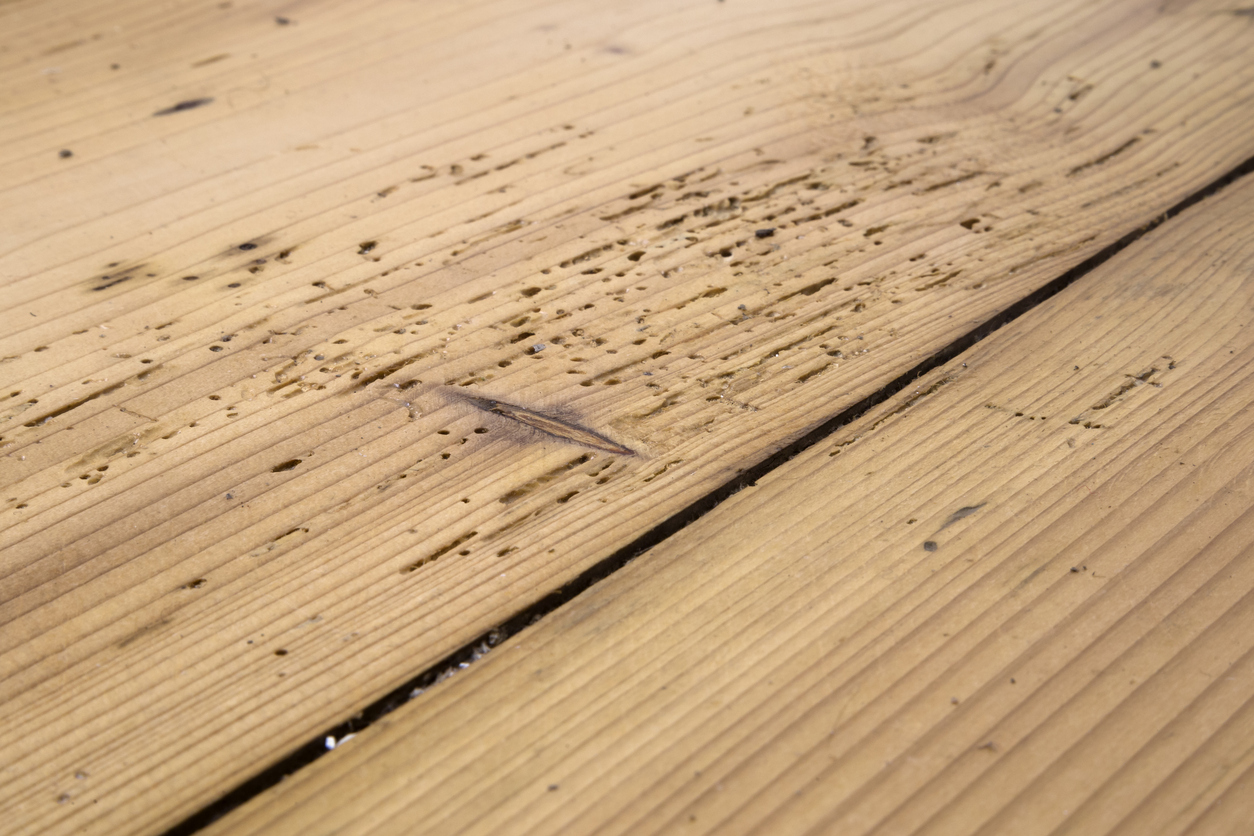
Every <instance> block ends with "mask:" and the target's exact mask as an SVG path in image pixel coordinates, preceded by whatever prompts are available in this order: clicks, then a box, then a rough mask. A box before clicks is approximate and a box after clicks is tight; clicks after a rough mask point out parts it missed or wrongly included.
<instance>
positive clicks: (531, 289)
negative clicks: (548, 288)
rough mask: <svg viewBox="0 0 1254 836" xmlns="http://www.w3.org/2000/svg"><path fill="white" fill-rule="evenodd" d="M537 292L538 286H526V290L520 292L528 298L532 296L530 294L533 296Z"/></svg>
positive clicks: (538, 290)
mask: <svg viewBox="0 0 1254 836" xmlns="http://www.w3.org/2000/svg"><path fill="white" fill-rule="evenodd" d="M539 292H540V288H538V287H529V288H527V289H526V290H524V291H523V292H522V295H523V296H526V297H528V298H530V297H532V296H535V295H536V294H537V293H539Z"/></svg>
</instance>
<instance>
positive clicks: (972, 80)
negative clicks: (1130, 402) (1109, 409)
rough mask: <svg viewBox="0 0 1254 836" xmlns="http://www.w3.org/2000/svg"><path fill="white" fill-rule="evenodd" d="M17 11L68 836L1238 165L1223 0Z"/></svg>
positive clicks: (500, 601) (501, 612) (47, 828)
mask: <svg viewBox="0 0 1254 836" xmlns="http://www.w3.org/2000/svg"><path fill="white" fill-rule="evenodd" d="M71 12H72V13H71ZM0 15H3V18H0V24H3V25H0V31H3V32H4V33H5V35H4V38H5V41H4V46H5V47H6V51H5V52H4V53H3V58H0V64H2V65H3V67H4V70H3V71H4V73H5V74H6V78H10V77H11V78H12V79H13V84H12V85H9V86H7V87H6V90H5V92H4V96H5V99H4V105H3V107H4V110H3V117H2V121H0V139H2V140H3V141H0V149H2V150H0V206H3V208H4V212H5V217H6V223H5V224H4V229H3V232H2V233H0V234H2V235H3V238H2V239H0V240H2V242H3V245H2V247H0V275H3V276H4V282H5V291H4V292H5V299H6V302H7V303H8V304H7V305H6V306H5V310H4V312H3V313H0V317H2V319H0V335H2V336H0V343H2V345H0V360H2V361H3V362H0V375H3V378H2V382H3V384H4V385H3V386H2V387H0V394H3V395H6V396H7V399H6V400H5V401H4V402H3V405H4V412H3V414H2V416H0V417H3V418H4V419H6V423H5V424H4V425H3V429H0V445H3V448H2V449H0V454H3V456H4V458H3V460H2V461H0V484H3V486H4V493H3V495H2V497H0V498H2V499H3V500H4V502H5V506H4V510H3V518H2V519H0V526H2V528H0V584H2V585H3V586H2V590H3V594H2V595H0V625H2V626H0V706H3V708H2V710H0V722H2V723H3V725H2V726H0V750H3V751H4V752H5V759H4V762H3V764H2V765H0V766H2V768H3V772H2V773H0V774H2V775H3V779H4V780H3V781H0V811H4V812H5V814H6V815H7V816H9V820H12V821H16V822H18V823H19V826H20V827H21V828H23V829H24V830H27V831H30V832H38V833H55V832H63V831H68V830H74V829H77V828H80V827H84V826H91V827H96V828H100V829H103V830H109V829H116V828H117V827H120V826H123V825H124V826H125V827H126V828H127V829H130V830H133V831H135V832H153V831H155V830H159V829H160V828H162V827H165V826H168V825H169V824H171V823H172V822H174V821H177V820H178V819H179V817H181V816H184V815H186V814H188V813H190V812H191V811H193V810H195V809H197V808H198V807H199V806H200V805H202V804H205V803H207V802H208V801H210V800H212V799H213V798H215V797H217V796H218V795H220V794H221V793H223V792H225V791H226V790H227V789H229V788H230V787H232V786H234V785H235V784H236V783H238V782H239V781H241V780H243V779H244V778H246V777H247V776H249V775H251V774H253V773H255V772H256V771H257V770H259V769H260V768H262V767H263V766H265V765H266V764H268V763H271V762H273V761H274V760H275V759H276V758H278V757H279V756H281V755H282V754H283V753H284V752H286V751H289V750H290V749H291V748H292V747H294V746H296V745H298V744H299V743H301V742H304V741H306V740H308V739H309V738H310V737H311V736H312V735H314V734H316V733H317V732H319V731H320V730H322V729H323V728H325V727H326V726H328V725H330V724H332V723H335V722H338V721H340V720H343V719H345V718H346V717H348V716H350V715H351V714H353V713H354V712H356V711H358V710H359V709H360V708H361V707H362V706H363V705H365V704H367V703H368V702H369V701H371V700H373V699H376V698H378V697H379V696H380V695H382V694H384V693H386V692H387V691H388V690H389V689H391V688H393V687H396V686H397V685H399V684H400V683H402V682H404V681H405V680H406V679H407V678H408V677H410V676H412V675H413V674H415V673H416V672H418V671H420V670H422V669H423V668H424V667H426V666H427V665H430V664H431V663H432V662H434V661H435V660H438V659H439V658H441V657H442V656H443V655H444V654H446V653H447V652H449V651H450V650H451V649H453V648H455V647H458V646H460V645H462V644H463V643H465V642H467V641H469V640H470V639H472V638H473V637H475V636H477V635H479V634H481V633H482V632H483V631H484V630H486V629H488V628H489V627H491V626H492V625H494V624H496V623H499V622H500V621H501V620H502V619H504V618H505V617H507V616H508V615H509V614H511V613H514V612H516V611H518V609H519V608H521V607H523V606H525V605H527V604H528V603H530V602H532V601H534V600H536V599H537V598H538V597H540V596H542V595H543V594H545V593H546V592H548V591H550V590H552V589H554V588H556V587H557V586H559V585H560V584H561V583H563V582H564V581H567V580H569V579H570V578H572V577H573V576H575V575H576V574H577V573H578V572H579V571H581V570H583V569H584V568H586V567H588V566H589V565H591V564H592V563H593V562H595V561H596V560H598V559H600V558H601V557H603V556H605V555H607V554H609V553H611V552H612V551H614V550H615V549H617V548H619V547H621V546H623V545H624V544H625V543H628V542H630V541H631V540H632V539H633V538H634V537H636V536H637V535H638V534H639V533H640V532H641V531H642V530H645V529H647V528H648V527H649V526H651V525H654V524H656V523H657V522H659V521H661V520H663V519H665V518H666V517H667V516H668V515H670V514H672V513H674V512H675V511H676V510H678V509H680V508H683V507H684V506H685V505H686V504H687V503H689V502H691V501H692V500H693V499H695V498H697V497H699V496H701V495H703V494H704V493H705V492H707V491H708V490H710V488H711V487H712V486H714V485H717V484H721V483H722V482H723V481H724V480H726V479H727V478H728V477H730V476H732V475H734V474H735V473H736V472H737V471H738V470H740V469H742V468H744V467H746V466H748V465H750V464H752V463H753V462H755V461H757V460H759V459H760V458H761V457H763V456H765V455H767V454H769V453H770V452H773V451H774V450H777V449H779V448H780V447H781V446H782V445H785V444H787V443H788V442H789V441H790V440H791V439H793V438H795V437H796V436H797V435H798V434H799V433H802V432H804V431H805V430H806V429H808V428H810V427H812V426H814V425H815V424H817V423H819V422H820V421H822V420H823V419H824V418H826V417H827V416H829V415H831V414H833V413H835V412H837V411H839V410H840V409H842V408H843V407H844V406H846V405H848V404H849V403H852V402H855V401H856V400H858V399H860V398H861V397H863V396H865V395H866V394H867V393H869V392H872V391H875V390H876V389H877V388H878V387H879V386H881V385H883V383H884V382H885V381H886V380H890V379H892V378H893V377H895V376H896V375H898V374H900V373H902V372H903V371H904V370H905V369H908V368H909V367H910V366H911V365H912V364H913V363H915V362H917V360H918V359H919V358H921V357H924V356H927V355H928V354H929V353H931V352H933V351H935V350H936V348H937V347H939V346H942V345H945V344H946V343H947V342H948V341H950V340H952V339H953V338H954V337H955V336H956V335H958V334H961V333H963V332H965V331H966V330H967V329H968V328H970V327H971V325H972V324H973V323H975V322H978V321H981V320H982V319H984V318H985V317H987V316H988V315H990V314H991V313H993V312H995V311H997V310H999V309H1001V308H1003V307H1004V306H1006V305H1007V304H1009V303H1010V302H1012V301H1013V300H1016V299H1018V298H1021V297H1022V296H1023V295H1024V294H1025V293H1027V292H1029V291H1031V290H1032V289H1034V288H1036V287H1039V286H1040V285H1041V284H1042V283H1044V282H1046V281H1048V280H1050V279H1052V278H1053V277H1055V276H1057V275H1058V274H1059V273H1060V272H1062V271H1063V270H1065V269H1067V268H1068V267H1070V266H1072V265H1074V264H1076V263H1078V262H1079V261H1080V260H1081V259H1083V258H1085V257H1086V256H1088V255H1090V254H1091V253H1093V252H1095V251H1097V250H1098V249H1099V248H1101V247H1102V246H1104V245H1106V244H1108V243H1110V242H1111V241H1113V240H1116V239H1117V238H1118V237H1120V236H1121V235H1122V234H1124V233H1125V232H1126V231H1128V230H1129V229H1133V228H1136V227H1137V226H1139V225H1141V224H1143V223H1145V222H1146V221H1148V220H1150V219H1151V218H1153V217H1155V216H1156V215H1157V214H1158V213H1160V212H1161V211H1162V210H1163V209H1165V208H1166V207H1168V206H1170V205H1172V204H1173V203H1174V202H1175V201H1177V200H1179V199H1180V198H1181V197H1183V196H1184V195H1187V194H1189V193H1190V192H1191V191H1193V190H1195V189H1197V188H1198V187H1199V186H1200V185H1202V184H1204V183H1206V182H1208V181H1210V180H1211V179H1213V178H1214V177H1216V176H1217V175H1218V174H1220V173H1222V172H1223V171H1225V170H1228V169H1230V168H1231V167H1232V166H1233V165H1235V164H1237V163H1238V162H1239V161H1241V160H1243V159H1246V158H1248V157H1249V156H1250V155H1251V154H1254V134H1251V132H1250V131H1249V118H1248V106H1247V99H1248V95H1249V94H1248V90H1249V89H1251V88H1250V84H1249V82H1250V81H1251V80H1252V77H1254V67H1252V66H1251V62H1250V61H1249V59H1248V55H1249V54H1250V51H1249V50H1250V40H1251V38H1252V37H1254V30H1252V29H1251V28H1250V27H1249V26H1248V25H1247V24H1248V21H1246V20H1245V19H1244V18H1242V17H1240V16H1234V15H1233V14H1232V13H1231V10H1230V9H1229V8H1228V7H1227V6H1224V5H1222V4H1219V3H1218V2H1202V3H1193V4H1181V5H1168V6H1161V5H1160V4H1155V3H1148V2H1134V1H1133V0H1120V2H1108V3H1102V4H1091V3H1081V2H1074V3H1070V4H1044V3H1041V4H1035V5H1031V6H1025V5H1024V4H1022V3H1012V2H1007V1H1006V0H969V2H963V3H949V4H945V5H927V6H919V5H918V4H915V3H907V2H897V3H882V2H875V3H871V2H848V3H837V4H833V3H830V2H801V0H797V2H788V3H779V4H773V5H772V8H771V11H770V14H769V15H764V14H763V11H762V9H761V8H759V7H756V6H750V5H747V4H740V3H736V2H731V3H721V4H720V3H712V2H689V3H683V4H675V3H672V2H665V3H664V2H661V1H660V0H655V1H654V2H644V3H637V4H632V5H631V8H630V9H629V10H614V11H609V10H607V9H606V8H605V7H604V4H600V3H592V2H586V1H583V0H581V2H574V1H573V0H571V2H539V0H534V2H503V0H498V1H497V2H486V0H485V2H477V3H449V2H445V3H422V4H413V3H400V2H377V3H371V4H366V5H361V4H357V5H353V6H351V7H350V6H345V5H343V4H333V3H326V2H323V3H317V2H311V3H308V4H303V5H302V6H301V7H300V9H299V11H295V10H285V9H275V8H271V7H265V6H252V5H247V6H246V5H242V4H241V5H238V6H237V5H232V4H219V3H190V2H189V3H170V4H163V5H162V6H160V7H159V8H158V7H153V6H152V4H140V3H132V4H123V3H119V4H111V5H110V8H109V9H107V10H106V9H103V8H100V7H98V6H93V5H89V4H78V3H70V2H65V3H55V4H35V3H30V2H17V3H10V4H5V5H4V6H2V7H0ZM289 15H290V16H289ZM279 16H284V19H285V20H286V21H287V22H286V23H283V22H280V21H278V20H276V17H279ZM97 36H99V37H97ZM115 64H116V65H117V68H116V69H115V68H114V65H115ZM207 100H211V101H207ZM61 150H67V151H70V152H71V156H68V157H63V156H62V155H61V154H60V153H59V152H60V151H61ZM768 228H769V229H774V230H775V232H774V234H773V236H772V237H767V238H758V237H756V234H755V232H756V230H759V229H768ZM246 246H247V247H250V248H249V249H245V247H246ZM428 306H429V307H428ZM538 346H543V349H540V348H538ZM467 393H468V394H470V395H471V396H473V397H477V398H480V399H481V400H480V401H477V402H476V401H473V400H468V399H466V398H465V397H461V395H463V394H467ZM483 399H486V401H488V402H490V401H502V402H504V403H506V404H508V405H512V406H510V407H505V408H497V410H496V411H492V410H490V409H489V410H486V411H485V410H483V409H481V408H479V406H483V405H484V404H485V400H483ZM476 403H478V404H479V406H476ZM520 410H524V411H520ZM502 412H507V413H510V414H512V415H514V416H515V418H517V416H520V415H523V416H528V415H531V416H533V418H534V415H535V414H546V415H550V414H551V415H552V416H555V417H556V418H557V419H560V420H562V421H564V422H566V424H555V423H553V421H552V420H548V423H547V424H545V423H544V421H540V423H542V424H544V426H547V427H549V428H550V429H555V430H556V431H557V434H558V435H563V434H565V435H566V436H567V438H566V440H563V439H559V438H557V437H555V436H553V435H546V434H543V433H541V432H539V431H538V430H536V429H534V427H535V425H536V423H537V422H536V420H532V421H531V424H530V426H528V424H527V422H520V421H518V420H511V418H510V417H508V416H507V415H504V414H501V413H502ZM546 420H547V419H546ZM570 425H573V426H578V427H582V428H585V429H586V430H587V431H588V432H594V433H596V434H597V435H598V436H601V437H603V438H604V439H606V440H605V442H604V443H599V444H600V446H598V442H595V438H594V437H593V436H590V435H587V434H586V433H585V434H583V435H579V433H578V432H577V431H573V430H571V429H570ZM563 426H565V427H566V428H565V429H562V427H563ZM579 438H582V439H584V441H585V442H586V441H587V440H589V439H592V440H593V441H594V443H593V444H592V445H591V446H589V445H588V444H586V443H579ZM627 448H629V449H630V450H632V451H633V455H627V454H624V453H622V452H621V450H622V449H627ZM616 450H617V451H620V452H615V451H616ZM78 774H84V775H86V776H87V777H86V778H83V779H76V778H75V777H74V776H75V775H78Z"/></svg>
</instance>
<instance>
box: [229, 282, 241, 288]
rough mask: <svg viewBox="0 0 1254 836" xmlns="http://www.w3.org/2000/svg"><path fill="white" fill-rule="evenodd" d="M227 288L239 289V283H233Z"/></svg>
mask: <svg viewBox="0 0 1254 836" xmlns="http://www.w3.org/2000/svg"><path fill="white" fill-rule="evenodd" d="M227 287H239V282H231V283H230V284H229V285H227Z"/></svg>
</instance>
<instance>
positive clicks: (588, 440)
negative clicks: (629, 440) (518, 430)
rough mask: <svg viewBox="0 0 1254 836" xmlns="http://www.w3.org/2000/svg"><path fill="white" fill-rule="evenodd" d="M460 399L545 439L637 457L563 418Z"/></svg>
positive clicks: (484, 400)
mask: <svg viewBox="0 0 1254 836" xmlns="http://www.w3.org/2000/svg"><path fill="white" fill-rule="evenodd" d="M461 397H462V399H464V400H466V401H467V402H469V403H471V404H473V405H474V406H476V407H478V408H479V409H482V410H483V411H484V412H491V413H494V414H496V415H501V416H503V417H505V418H510V419H513V420H514V421H517V422H519V423H520V424H526V425H527V426H528V427H531V428H533V429H537V430H539V431H540V432H542V433H544V434H545V435H551V436H553V437H554V438H560V439H562V440H564V441H573V442H575V443H576V444H582V445H584V446H585V447H592V448H594V449H597V450H604V451H605V452H607V453H617V454H618V455H622V456H634V455H635V454H636V452H635V451H634V450H632V449H630V448H627V447H624V446H622V445H621V444H618V443H616V442H614V441H612V440H610V439H608V438H606V437H605V436H603V435H601V434H600V433H598V432H594V431H593V430H590V429H588V428H587V427H581V426H579V425H578V424H572V423H570V422H569V421H563V420H562V419H561V418H557V417H555V416H552V415H546V414H544V413H543V412H536V411H535V410H531V409H527V408H526V407H522V406H517V405H515V404H511V403H505V402H504V401H497V400H492V399H490V398H476V397H472V396H470V395H462V396H461Z"/></svg>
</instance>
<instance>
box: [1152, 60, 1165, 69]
mask: <svg viewBox="0 0 1254 836" xmlns="http://www.w3.org/2000/svg"><path fill="white" fill-rule="evenodd" d="M1162 65H1163V62H1162V61H1150V69H1151V70H1156V69H1158V68H1159V67H1161V66H1162Z"/></svg>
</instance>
